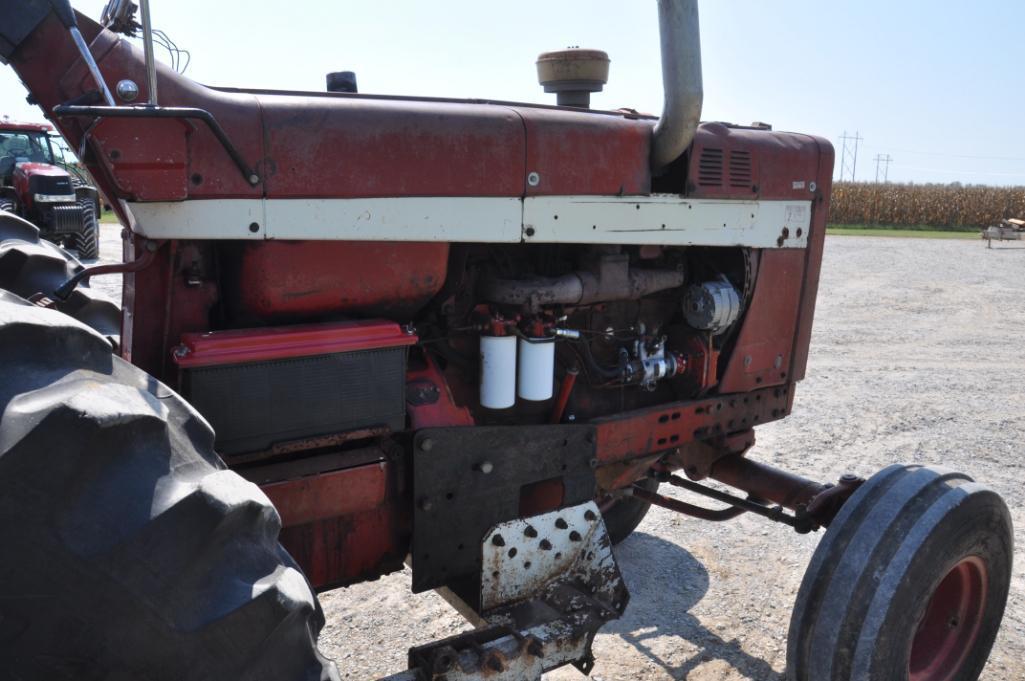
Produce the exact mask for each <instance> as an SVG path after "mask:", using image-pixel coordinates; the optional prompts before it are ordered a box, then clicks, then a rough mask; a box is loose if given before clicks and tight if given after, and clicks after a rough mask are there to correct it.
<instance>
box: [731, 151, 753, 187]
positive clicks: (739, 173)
mask: <svg viewBox="0 0 1025 681" xmlns="http://www.w3.org/2000/svg"><path fill="white" fill-rule="evenodd" d="M751 184H752V182H751V152H750V151H731V152H730V186H731V187H734V188H736V189H750V188H751Z"/></svg>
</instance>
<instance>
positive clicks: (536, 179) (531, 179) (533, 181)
mask: <svg viewBox="0 0 1025 681" xmlns="http://www.w3.org/2000/svg"><path fill="white" fill-rule="evenodd" d="M527 184H529V185H530V186H531V187H536V186H538V185H539V184H541V175H540V174H539V173H530V174H529V175H527Z"/></svg>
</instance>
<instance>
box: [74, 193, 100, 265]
mask: <svg viewBox="0 0 1025 681" xmlns="http://www.w3.org/2000/svg"><path fill="white" fill-rule="evenodd" d="M78 205H79V206H81V207H82V231H81V232H78V233H76V234H75V235H74V236H73V237H72V246H73V247H74V249H75V250H76V251H78V257H79V258H81V259H82V260H95V259H96V258H99V257H100V221H99V216H97V215H96V202H95V201H93V199H92V198H91V197H86V198H82V199H79V200H78Z"/></svg>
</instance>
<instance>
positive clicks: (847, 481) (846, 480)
mask: <svg viewBox="0 0 1025 681" xmlns="http://www.w3.org/2000/svg"><path fill="white" fill-rule="evenodd" d="M858 479H859V478H858V476H857V475H854V473H844V474H843V475H841V476H840V484H841V485H851V484H853V483H855V482H857V481H858Z"/></svg>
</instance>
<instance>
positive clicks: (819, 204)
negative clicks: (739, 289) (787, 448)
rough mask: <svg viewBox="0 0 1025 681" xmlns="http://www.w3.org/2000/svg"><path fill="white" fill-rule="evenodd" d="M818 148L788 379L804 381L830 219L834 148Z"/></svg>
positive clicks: (827, 145)
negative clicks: (827, 223)
mask: <svg viewBox="0 0 1025 681" xmlns="http://www.w3.org/2000/svg"><path fill="white" fill-rule="evenodd" d="M814 139H815V142H816V143H817V145H818V147H819V167H818V178H819V179H818V196H817V197H816V198H815V202H814V203H813V204H812V215H811V234H809V235H808V247H807V249H805V250H806V257H807V260H806V261H805V267H804V284H803V286H804V288H803V290H802V292H801V312H800V316H799V318H798V323H797V336H796V337H795V338H794V359H793V364H792V366H791V369H790V375H791V380H793V381H800V380H801V379H803V378H804V374H805V370H806V368H807V366H808V348H809V346H810V345H811V328H812V322H813V320H814V318H815V299H816V297H817V296H818V292H819V273H820V272H821V270H822V249H823V247H824V246H825V241H826V220H827V219H828V217H829V197H830V191H831V190H832V186H833V157H834V154H833V145H831V144H830V143H829V142H828V141H826V140H824V139H821V138H818V137H816V138H814Z"/></svg>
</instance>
